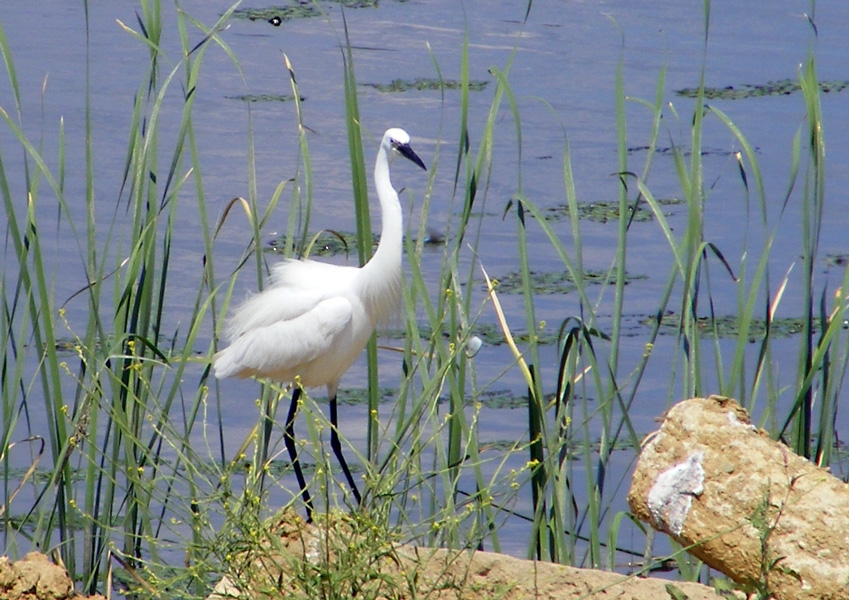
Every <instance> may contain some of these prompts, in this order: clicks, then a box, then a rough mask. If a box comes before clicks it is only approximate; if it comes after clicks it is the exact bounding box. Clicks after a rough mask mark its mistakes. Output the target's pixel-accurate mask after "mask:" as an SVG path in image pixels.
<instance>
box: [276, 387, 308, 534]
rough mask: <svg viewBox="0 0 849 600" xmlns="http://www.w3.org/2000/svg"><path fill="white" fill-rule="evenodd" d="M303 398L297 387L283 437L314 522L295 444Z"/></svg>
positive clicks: (293, 393)
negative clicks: (296, 419)
mask: <svg viewBox="0 0 849 600" xmlns="http://www.w3.org/2000/svg"><path fill="white" fill-rule="evenodd" d="M300 398H301V388H299V387H296V388H295V391H294V392H292V405H291V406H289V416H287V417H286V432H285V434H284V436H283V439H284V440H285V442H286V450H288V451H289V460H291V461H292V468H293V469H294V470H295V477H296V478H297V479H298V485H299V486H300V487H301V496H303V498H304V504H306V506H307V521H308V522H310V523H311V522H312V513H313V510H314V509H313V505H312V498H310V493H309V490H307V482H306V479H304V472H303V471H302V470H301V461H299V460H298V448H297V447H296V446H295V417H296V416H297V414H298V400H300Z"/></svg>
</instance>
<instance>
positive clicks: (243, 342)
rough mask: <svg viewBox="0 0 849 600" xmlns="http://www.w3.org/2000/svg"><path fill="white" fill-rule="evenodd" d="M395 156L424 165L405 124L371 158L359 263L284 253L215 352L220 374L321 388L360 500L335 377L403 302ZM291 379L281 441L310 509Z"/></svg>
mask: <svg viewBox="0 0 849 600" xmlns="http://www.w3.org/2000/svg"><path fill="white" fill-rule="evenodd" d="M396 155H400V156H403V157H405V158H407V159H409V160H411V161H412V162H414V163H415V164H417V165H418V166H420V167H421V168H422V169H425V170H427V168H426V167H425V165H424V163H423V162H422V160H421V159H420V158H419V157H418V156H417V155H416V153H415V152H413V150H412V148H410V136H409V134H408V133H407V132H406V131H404V130H403V129H398V128H393V129H388V130H387V131H386V133H385V134H384V135H383V140H382V141H381V143H380V149H379V150H378V152H377V160H376V161H375V165H374V184H375V187H376V189H377V197H378V199H379V200H380V212H381V218H382V226H381V234H380V244H379V246H378V248H377V250H376V251H375V253H374V255H373V256H372V257H371V260H369V261H368V262H367V263H366V264H365V265H363V266H362V267H359V268H357V267H346V266H339V265H332V264H327V263H321V262H316V261H313V260H286V261H284V262H282V263H280V264H278V265H277V266H275V267H274V269H273V271H272V275H271V281H270V285H269V287H268V288H266V289H265V290H264V291H263V292H262V293H260V294H257V295H256V296H253V297H252V298H250V299H248V300H247V301H246V302H245V303H244V304H242V305H241V306H240V307H239V308H238V309H237V310H236V311H235V313H234V314H233V315H232V316H231V318H230V320H229V322H228V324H227V326H226V337H227V338H228V339H229V340H230V345H229V346H228V347H227V348H225V349H224V350H221V351H220V352H218V353H216V354H215V356H213V359H212V364H213V368H214V369H215V376H216V377H217V378H218V379H223V378H225V377H238V378H240V379H243V378H246V377H264V378H268V379H272V380H275V381H279V382H283V383H289V382H295V381H296V380H298V381H299V382H300V385H302V386H303V387H306V388H312V387H321V386H326V387H327V396H328V398H329V401H330V423H331V433H330V444H331V447H332V448H333V451H334V453H335V454H336V457H337V459H338V460H339V463H340V466H341V467H342V470H343V471H344V473H345V477H346V479H347V480H348V484H349V485H350V486H351V489H352V491H353V493H354V496H355V498H356V500H357V502H359V501H360V500H361V498H360V494H359V491H358V490H357V486H356V484H355V483H354V478H353V477H352V476H351V472H350V470H349V469H348V465H347V462H346V461H345V459H344V457H343V456H342V446H341V443H340V442H339V432H338V428H337V426H338V422H337V421H338V420H337V404H336V393H337V390H338V388H339V380H340V379H341V377H342V375H343V374H344V373H345V372H346V371H347V370H348V368H349V367H350V366H351V364H352V363H353V362H354V360H355V359H356V358H357V356H359V354H360V352H362V350H363V348H364V347H365V345H366V343H367V342H368V340H369V338H370V337H371V334H372V333H373V332H374V330H375V328H376V327H377V325H378V324H379V323H382V322H385V321H386V320H387V319H388V318H390V317H391V316H392V315H393V314H394V313H396V311H397V310H398V307H399V305H400V302H401V282H402V270H401V253H402V243H403V217H402V211H401V203H400V201H399V200H398V193H397V192H396V191H395V189H394V188H393V187H392V182H391V181H390V178H389V165H390V163H391V162H392V160H393V158H394V157H395V156H396ZM300 391H301V389H300V387H298V386H297V385H296V387H295V391H294V392H293V394H292V404H291V406H290V408H289V415H288V419H287V423H286V435H285V441H286V447H287V450H288V452H289V456H290V458H291V460H292V465H293V468H294V469H295V475H296V476H297V478H298V484H299V485H300V486H301V493H302V495H303V498H304V501H305V503H306V506H307V513H308V515H309V516H311V514H312V502H311V500H310V496H309V492H308V491H307V488H306V482H305V480H304V477H303V473H302V472H301V468H300V463H299V462H298V457H297V449H296V447H295V440H294V419H295V415H296V414H297V404H298V399H299V397H300Z"/></svg>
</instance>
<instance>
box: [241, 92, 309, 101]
mask: <svg viewBox="0 0 849 600" xmlns="http://www.w3.org/2000/svg"><path fill="white" fill-rule="evenodd" d="M224 97H225V98H227V99H228V100H241V101H242V102H293V101H294V100H295V97H294V96H293V95H292V94H239V95H237V96H224ZM299 99H300V101H301V102H303V101H304V100H306V98H305V97H303V96H301V97H300V98H299Z"/></svg>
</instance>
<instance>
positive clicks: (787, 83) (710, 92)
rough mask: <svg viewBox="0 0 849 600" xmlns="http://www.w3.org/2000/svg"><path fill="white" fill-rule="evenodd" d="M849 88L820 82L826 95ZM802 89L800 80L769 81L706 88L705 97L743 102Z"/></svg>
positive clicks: (694, 92)
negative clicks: (748, 99)
mask: <svg viewBox="0 0 849 600" xmlns="http://www.w3.org/2000/svg"><path fill="white" fill-rule="evenodd" d="M846 86H849V80H845V79H840V80H834V81H820V82H819V89H820V91H821V92H823V93H824V94H837V93H839V92H842V91H843V90H844V89H846ZM801 89H802V86H801V84H800V83H799V81H798V80H794V79H779V80H777V81H767V82H766V83H744V84H741V85H737V86H733V85H728V86H725V87H705V88H704V92H703V93H704V97H705V98H706V99H708V100H743V99H745V98H759V97H762V96H789V95H790V94H795V93H796V92H798V91H800V90H801ZM675 93H676V94H677V95H679V96H683V97H685V98H695V97H697V96H698V95H699V93H700V90H699V88H682V89H680V90H676V91H675Z"/></svg>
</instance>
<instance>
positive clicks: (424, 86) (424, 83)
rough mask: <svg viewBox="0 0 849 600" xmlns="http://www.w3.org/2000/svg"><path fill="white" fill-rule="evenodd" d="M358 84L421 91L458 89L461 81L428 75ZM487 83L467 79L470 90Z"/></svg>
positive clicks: (479, 87) (481, 87)
mask: <svg viewBox="0 0 849 600" xmlns="http://www.w3.org/2000/svg"><path fill="white" fill-rule="evenodd" d="M360 85H363V86H366V87H372V88H374V89H376V90H378V91H381V92H388V93H395V92H410V91H417V92H421V91H424V90H459V89H461V88H462V86H463V82H462V81H457V80H456V79H434V78H429V77H419V78H417V79H410V80H404V79H394V80H392V81H391V82H390V83H362V84H360ZM487 85H489V82H488V81H476V80H469V82H468V86H469V91H470V92H481V91H483V90H484V89H486V86H487Z"/></svg>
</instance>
